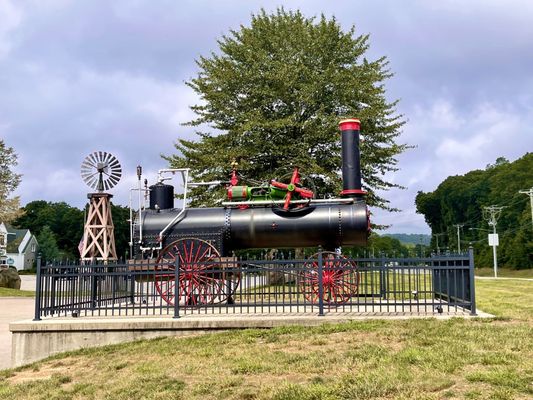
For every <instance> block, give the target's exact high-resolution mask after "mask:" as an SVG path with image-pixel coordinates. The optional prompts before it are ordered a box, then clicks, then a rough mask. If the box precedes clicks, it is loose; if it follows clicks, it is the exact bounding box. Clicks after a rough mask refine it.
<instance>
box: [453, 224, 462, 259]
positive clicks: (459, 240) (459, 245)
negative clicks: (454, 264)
mask: <svg viewBox="0 0 533 400" xmlns="http://www.w3.org/2000/svg"><path fill="white" fill-rule="evenodd" d="M454 226H455V227H456V228H457V253H459V254H461V228H462V227H463V226H464V224H456V225H454Z"/></svg>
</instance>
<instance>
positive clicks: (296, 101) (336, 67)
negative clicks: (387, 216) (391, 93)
mask: <svg viewBox="0 0 533 400" xmlns="http://www.w3.org/2000/svg"><path fill="white" fill-rule="evenodd" d="M368 39H369V37H368V35H356V34H355V28H354V27H352V28H351V29H350V30H348V31H343V30H342V28H341V26H340V24H339V23H338V22H337V21H336V20H335V18H329V19H328V18H326V17H325V16H322V17H320V18H318V19H316V18H306V17H305V16H303V15H302V14H301V13H300V12H298V11H296V12H288V11H285V10H284V9H278V10H277V12H276V13H274V14H272V15H269V14H267V13H266V12H265V11H261V12H259V14H257V15H253V16H252V19H251V23H250V25H249V26H241V27H240V29H239V30H232V31H230V33H229V34H228V35H226V36H223V37H222V38H221V39H220V40H219V41H218V45H219V49H218V51H217V52H214V53H212V54H211V55H209V56H207V57H200V59H199V60H198V61H197V64H198V67H199V72H198V74H197V76H196V77H194V78H193V79H191V80H190V81H189V82H188V85H189V86H190V87H191V88H192V89H193V90H194V91H195V92H196V93H197V94H198V95H199V97H200V99H201V102H200V103H199V104H197V105H194V106H192V107H191V108H192V110H193V111H194V112H195V114H196V117H195V119H194V120H192V121H190V122H189V123H188V125H190V126H193V127H197V129H198V131H197V132H196V133H197V135H198V139H199V140H185V139H180V140H178V142H177V144H176V148H177V150H178V154H176V155H173V156H170V157H166V158H167V159H168V160H169V161H170V164H171V166H173V167H189V168H191V169H192V174H193V177H194V178H195V179H199V180H209V181H210V180H228V178H229V177H228V175H229V173H228V171H229V170H230V169H231V167H230V163H231V162H232V160H234V159H235V160H237V161H238V163H239V171H240V173H241V174H242V175H243V176H245V177H249V178H253V179H255V180H258V181H268V180H269V179H271V178H274V177H278V178H279V177H281V176H282V175H284V174H285V173H287V172H288V171H289V170H290V167H291V166H292V165H298V166H300V167H301V168H302V172H303V173H304V174H306V175H309V176H311V177H312V178H313V180H314V183H315V185H316V187H317V191H318V195H319V196H320V197H322V196H328V195H334V196H335V195H336V194H337V193H338V192H339V191H340V188H341V181H340V175H339V170H340V165H341V157H340V134H339V133H338V122H339V120H341V119H343V118H348V117H357V118H359V119H360V120H361V126H362V132H363V134H364V139H365V140H364V141H363V142H362V143H361V153H362V171H363V179H364V186H365V188H366V189H367V190H368V191H369V196H368V201H369V203H370V204H371V205H374V206H378V207H382V208H388V201H387V200H386V199H385V198H383V197H380V196H378V195H377V194H376V192H375V191H376V189H389V188H391V187H397V185H396V184H394V183H391V182H389V181H387V180H386V178H385V177H384V175H385V174H386V173H387V172H390V171H395V170H396V169H397V166H396V164H397V159H396V156H397V155H398V154H399V153H401V152H402V151H403V150H404V149H405V148H406V146H405V145H402V144H398V143H396V139H397V137H398V135H399V134H400V128H401V126H402V125H403V123H404V122H403V120H402V116H401V115H399V114H397V112H396V109H395V107H396V101H392V102H389V101H387V99H386V95H385V86H384V82H385V81H386V80H387V79H388V78H390V77H391V76H392V73H391V72H390V71H389V69H388V66H387V63H388V62H387V60H386V58H385V57H381V58H378V59H376V60H369V59H367V57H366V56H365V54H366V52H367V50H368V48H369V40H368ZM209 128H210V130H209ZM222 195H223V194H222V189H221V188H213V189H210V190H206V189H205V187H202V188H197V189H193V191H192V198H193V205H212V204H214V203H215V202H216V200H217V199H220V198H221V197H222Z"/></svg>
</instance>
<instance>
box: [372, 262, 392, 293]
mask: <svg viewBox="0 0 533 400" xmlns="http://www.w3.org/2000/svg"><path fill="white" fill-rule="evenodd" d="M379 264H380V266H379V270H380V271H381V277H380V283H381V285H380V288H379V289H380V292H381V293H380V295H381V297H382V298H383V300H387V288H388V284H387V279H388V272H387V271H386V268H385V253H383V252H380V255H379ZM393 273H394V271H393ZM372 290H373V288H372Z"/></svg>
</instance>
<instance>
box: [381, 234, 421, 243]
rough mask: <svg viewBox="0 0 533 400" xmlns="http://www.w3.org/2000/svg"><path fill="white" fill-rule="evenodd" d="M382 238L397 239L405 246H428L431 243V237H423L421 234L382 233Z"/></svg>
mask: <svg viewBox="0 0 533 400" xmlns="http://www.w3.org/2000/svg"><path fill="white" fill-rule="evenodd" d="M382 236H388V237H391V238H394V239H398V240H399V241H400V242H401V243H402V244H405V245H411V244H414V245H417V244H422V245H424V246H429V244H430V242H431V235H424V234H421V233H384V234H383V235H382Z"/></svg>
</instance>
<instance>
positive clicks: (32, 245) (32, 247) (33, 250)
mask: <svg viewBox="0 0 533 400" xmlns="http://www.w3.org/2000/svg"><path fill="white" fill-rule="evenodd" d="M35 250H36V249H35V243H32V244H31V252H32V253H35Z"/></svg>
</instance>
